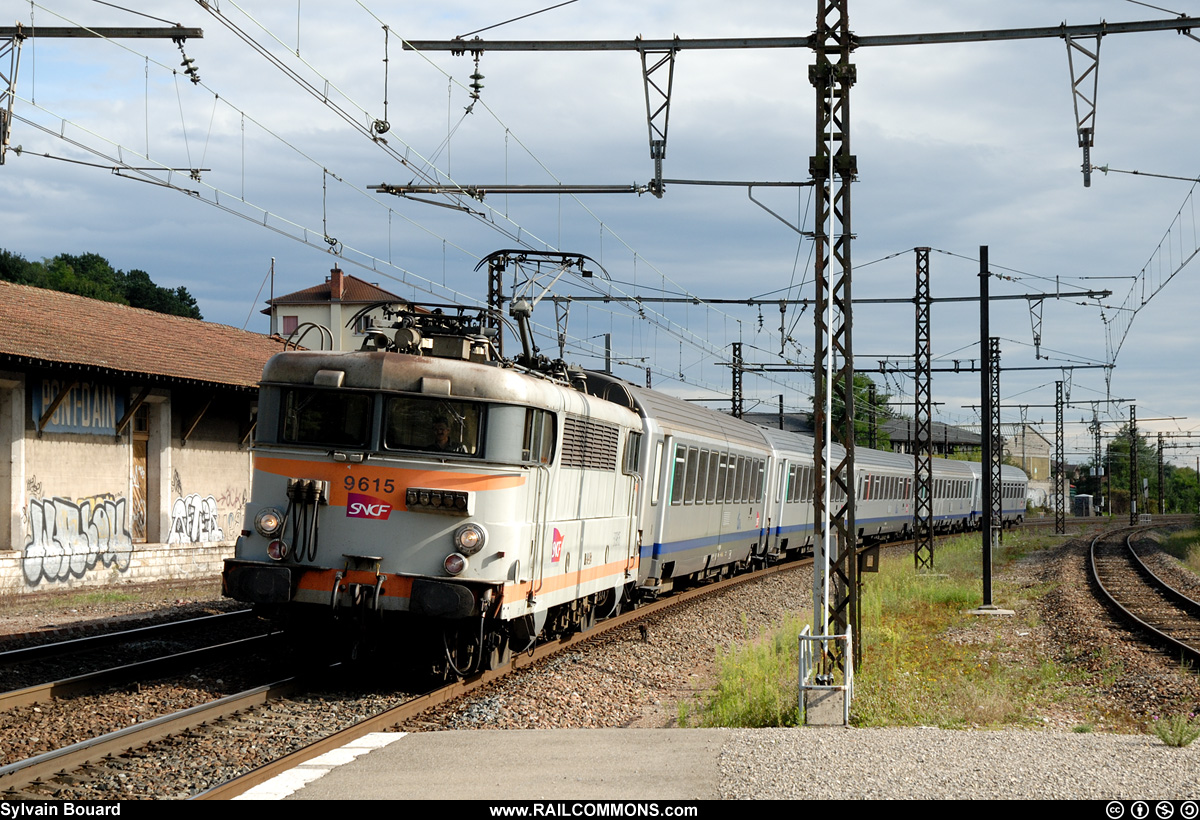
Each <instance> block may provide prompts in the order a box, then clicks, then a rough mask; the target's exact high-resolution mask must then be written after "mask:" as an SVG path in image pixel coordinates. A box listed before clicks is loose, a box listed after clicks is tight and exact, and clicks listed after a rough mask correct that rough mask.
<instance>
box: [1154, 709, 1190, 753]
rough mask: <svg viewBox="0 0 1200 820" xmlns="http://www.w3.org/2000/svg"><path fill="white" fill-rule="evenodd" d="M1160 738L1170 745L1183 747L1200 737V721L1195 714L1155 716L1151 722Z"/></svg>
mask: <svg viewBox="0 0 1200 820" xmlns="http://www.w3.org/2000/svg"><path fill="white" fill-rule="evenodd" d="M1150 728H1151V729H1152V730H1153V731H1154V734H1156V735H1158V739H1159V740H1161V741H1162V742H1163V743H1165V744H1167V745H1168V746H1176V747H1182V746H1187V745H1189V744H1190V743H1191V742H1192V741H1193V740H1195V739H1196V738H1198V737H1200V722H1197V720H1196V716H1195V715H1182V714H1179V715H1171V716H1170V717H1166V718H1161V719H1160V718H1158V717H1156V718H1154V721H1153V722H1152V723H1151V724H1150Z"/></svg>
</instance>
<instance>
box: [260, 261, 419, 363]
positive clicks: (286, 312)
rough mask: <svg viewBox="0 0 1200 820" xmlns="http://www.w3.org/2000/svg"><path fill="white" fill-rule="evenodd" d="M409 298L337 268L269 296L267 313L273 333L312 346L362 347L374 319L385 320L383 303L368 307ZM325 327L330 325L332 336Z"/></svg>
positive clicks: (343, 348) (321, 348)
mask: <svg viewBox="0 0 1200 820" xmlns="http://www.w3.org/2000/svg"><path fill="white" fill-rule="evenodd" d="M407 301H408V300H407V299H404V298H402V297H400V296H397V295H396V294H394V293H390V292H389V291H386V290H384V289H383V288H381V287H379V285H378V284H377V283H374V282H366V281H364V280H362V279H359V278H358V277H357V276H350V275H348V274H346V273H343V272H342V271H341V270H340V269H339V268H334V269H333V270H331V271H330V272H329V276H327V277H326V278H325V281H324V282H323V283H321V284H319V285H314V286H313V287H310V288H305V289H304V290H298V291H295V292H294V293H288V294H284V295H283V296H276V297H274V298H272V299H268V300H267V304H268V305H270V307H268V308H267V309H266V310H264V311H263V313H264V314H265V315H267V316H270V317H271V335H275V334H278V335H280V336H282V337H283V338H285V339H288V338H292V339H293V341H295V342H296V343H298V344H300V345H303V346H304V347H307V348H309V349H311V350H358V348H359V347H360V346H361V345H362V340H363V335H364V333H363V331H364V330H365V329H366V328H368V327H370V326H371V322H372V320H374V321H375V323H376V324H381V325H382V324H384V321H383V309H382V306H380V307H376V308H374V309H372V310H367V309H368V308H370V307H371V306H372V305H382V303H388V302H392V303H395V302H407ZM321 328H326V329H328V330H329V333H330V334H331V335H332V338H329V336H326V335H325V334H324V332H323V331H322V330H321ZM293 337H294V338H293Z"/></svg>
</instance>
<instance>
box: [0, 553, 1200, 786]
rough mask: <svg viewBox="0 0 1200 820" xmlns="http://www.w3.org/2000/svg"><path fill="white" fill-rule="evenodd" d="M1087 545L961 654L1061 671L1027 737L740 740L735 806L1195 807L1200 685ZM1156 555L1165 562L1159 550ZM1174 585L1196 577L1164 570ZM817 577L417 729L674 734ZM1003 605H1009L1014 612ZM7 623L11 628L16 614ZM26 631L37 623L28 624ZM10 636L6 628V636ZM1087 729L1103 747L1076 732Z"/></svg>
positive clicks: (1024, 573) (728, 598) (961, 632)
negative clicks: (1170, 732) (844, 802)
mask: <svg viewBox="0 0 1200 820" xmlns="http://www.w3.org/2000/svg"><path fill="white" fill-rule="evenodd" d="M1085 546H1086V545H1085V544H1084V543H1083V542H1082V541H1078V540H1072V541H1069V542H1066V543H1064V544H1063V545H1061V546H1060V547H1057V548H1055V549H1048V550H1042V551H1039V552H1037V553H1034V554H1032V555H1031V556H1030V557H1029V558H1028V559H1026V560H1025V561H1023V562H1021V563H1019V564H1018V565H1015V566H1010V567H1007V568H1005V569H1004V570H1003V572H1002V573H1001V575H1000V576H999V577H998V588H1003V586H1002V585H1011V588H1013V589H1023V590H1027V591H1028V592H1030V593H1037V596H1036V600H1037V604H1036V605H1035V606H1034V607H1027V608H1026V609H1027V610H1029V609H1033V608H1035V609H1036V611H1018V613H1017V617H1014V618H1003V617H993V618H981V619H979V620H978V621H975V622H973V623H972V624H971V625H969V626H967V627H963V628H961V629H958V630H956V631H955V634H954V635H952V636H950V637H951V639H953V640H958V641H971V642H981V643H990V642H991V641H992V640H993V639H994V638H996V637H1000V638H1002V639H1003V641H1004V645H1005V646H1006V647H1007V648H1006V649H1004V650H1001V651H999V652H998V654H997V656H996V661H997V662H1004V660H1005V654H1006V652H1011V653H1019V654H1024V655H1027V654H1028V653H1029V652H1037V653H1043V654H1047V655H1049V656H1051V657H1054V658H1055V659H1056V660H1058V661H1059V662H1060V663H1062V664H1063V665H1064V667H1065V668H1066V669H1067V670H1068V678H1067V680H1066V681H1064V685H1063V687H1061V688H1060V691H1059V692H1058V693H1057V694H1056V696H1055V697H1053V698H1049V699H1048V700H1047V702H1045V703H1042V704H1038V705H1037V707H1036V708H1035V709H1034V712H1033V714H1030V715H1029V718H1030V719H1029V721H1028V722H1027V724H1026V725H1025V726H1023V727H1022V728H1016V729H1005V730H1002V731H947V730H940V729H931V728H903V729H843V728H832V729H805V730H796V729H780V730H758V731H737V732H733V733H732V738H733V739H732V740H731V741H730V742H729V743H728V744H727V745H726V747H725V748H724V751H723V753H722V757H721V768H722V771H723V773H724V774H723V777H722V795H723V796H725V797H729V798H748V797H756V798H768V797H777V798H791V797H955V798H968V797H986V798H998V797H1086V798H1100V797H1127V798H1135V797H1136V798H1153V797H1172V798H1184V797H1196V796H1198V795H1200V788H1198V786H1200V782H1198V777H1200V774H1198V773H1200V765H1198V764H1200V744H1198V745H1197V746H1196V747H1188V748H1186V749H1172V748H1169V747H1166V746H1165V745H1163V744H1162V743H1161V742H1160V741H1158V739H1157V738H1154V737H1152V736H1149V735H1146V734H1145V733H1144V731H1143V730H1144V727H1145V725H1146V724H1147V722H1148V721H1149V720H1151V719H1152V718H1153V717H1154V716H1155V715H1159V714H1167V713H1174V712H1178V711H1183V710H1193V711H1195V710H1196V707H1197V704H1200V684H1198V682H1197V678H1196V676H1195V675H1194V674H1192V673H1190V672H1186V671H1181V670H1180V669H1179V667H1178V665H1177V664H1175V663H1174V662H1173V661H1172V660H1171V659H1169V658H1166V657H1164V656H1162V655H1161V654H1160V653H1157V652H1154V651H1151V650H1146V649H1143V648H1142V647H1140V646H1139V645H1138V643H1137V641H1136V639H1134V638H1131V637H1130V636H1128V635H1127V634H1125V633H1124V632H1123V630H1121V629H1120V628H1119V627H1117V626H1116V625H1115V624H1114V623H1113V622H1112V620H1111V618H1110V617H1109V616H1108V614H1107V613H1106V612H1105V610H1104V609H1103V607H1102V606H1100V605H1099V604H1098V603H1097V602H1096V601H1095V600H1094V599H1093V597H1092V595H1091V592H1090V590H1089V588H1088V583H1087V580H1086V575H1085V574H1084V573H1085V566H1084V552H1085ZM1145 547H1146V548H1147V550H1148V551H1150V552H1154V551H1155V549H1154V547H1153V543H1152V542H1148V543H1147V544H1146V545H1145ZM1152 560H1154V561H1156V562H1157V563H1158V565H1159V566H1160V567H1161V568H1162V569H1161V572H1162V574H1164V575H1166V574H1169V573H1182V574H1183V575H1182V577H1184V578H1189V577H1190V580H1191V581H1192V583H1196V582H1195V579H1194V576H1190V573H1187V571H1186V570H1184V569H1183V568H1182V567H1181V565H1179V564H1178V562H1175V561H1174V559H1172V558H1170V557H1169V556H1165V555H1156V556H1154V558H1153V559H1152ZM810 585H811V576H810V574H809V572H807V571H804V570H797V571H793V572H787V573H781V574H778V575H775V576H772V577H771V578H768V579H765V580H764V581H762V582H758V583H756V584H753V585H749V586H742V587H739V588H737V589H735V590H731V591H728V592H726V593H724V594H722V595H721V596H720V597H719V598H718V599H717V600H715V601H707V602H704V603H703V604H698V605H691V606H688V607H686V608H684V610H683V611H682V612H680V613H678V614H675V615H671V616H669V617H666V618H660V619H656V620H654V621H653V622H650V623H649V624H648V628H647V630H646V634H645V636H644V637H643V635H642V633H641V632H640V631H639V630H638V629H636V628H633V629H630V630H627V631H625V632H623V633H620V634H615V635H609V636H604V637H601V638H599V639H597V641H596V642H594V643H593V644H591V645H589V646H588V647H587V648H586V649H582V650H579V651H575V652H571V653H569V654H567V655H565V656H559V657H557V658H555V659H553V660H551V661H550V662H548V663H546V664H543V665H540V666H539V667H537V668H536V669H532V670H523V671H521V672H518V673H517V674H515V675H512V676H510V677H509V678H507V679H505V680H503V681H501V682H499V683H498V684H496V685H495V686H492V687H490V688H489V689H488V690H486V691H485V692H484V693H483V694H482V695H480V696H478V697H475V698H473V699H471V700H470V701H465V702H463V703H455V704H448V705H446V706H444V707H441V708H440V709H438V710H437V711H435V712H434V713H431V714H428V715H426V716H425V717H423V718H422V720H421V721H420V723H417V724H414V725H409V726H405V727H403V728H404V729H405V730H407V731H423V730H429V731H436V730H444V729H557V728H598V727H616V728H620V727H627V728H666V727H671V726H676V725H678V717H679V712H680V708H679V704H681V703H684V704H688V703H691V702H692V701H693V700H694V698H695V697H697V696H698V695H700V694H702V693H703V692H704V691H705V690H706V687H707V686H709V685H710V681H711V679H712V674H713V668H714V663H713V658H714V655H715V653H716V651H717V650H718V649H720V648H727V647H729V646H731V645H733V644H736V643H740V642H744V641H746V640H750V639H753V638H756V637H758V636H759V635H760V634H762V633H763V632H765V631H766V630H769V629H771V628H772V627H774V626H775V625H777V624H778V622H779V621H780V619H781V618H782V617H783V616H784V615H785V614H787V613H795V614H800V615H803V616H806V617H807V616H808V614H809V613H810V612H811V602H810V601H811V597H810ZM999 603H1001V604H1003V603H1004V601H1003V600H1000V601H999ZM2 611H3V610H2V608H0V613H2ZM26 617H29V615H28V612H27V613H26ZM6 624H7V621H6V620H5V619H2V618H0V630H2V629H4V628H5V626H6ZM1080 726H1087V727H1090V728H1092V729H1093V730H1094V731H1092V732H1091V733H1088V734H1079V733H1073V732H1072V731H1071V730H1072V729H1073V728H1076V727H1080Z"/></svg>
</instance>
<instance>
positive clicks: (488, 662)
mask: <svg viewBox="0 0 1200 820" xmlns="http://www.w3.org/2000/svg"><path fill="white" fill-rule="evenodd" d="M483 640H484V646H485V647H486V649H485V651H484V655H483V668H484V669H501V668H503V667H505V666H508V665H509V664H510V663H512V658H513V651H512V641H510V640H509V637H508V632H507V631H506V630H505V629H504V628H502V627H497V628H496V629H494V630H492V631H490V632H488V634H487V635H486V636H485V637H484V639H483Z"/></svg>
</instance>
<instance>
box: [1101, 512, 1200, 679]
mask: <svg viewBox="0 0 1200 820" xmlns="http://www.w3.org/2000/svg"><path fill="white" fill-rule="evenodd" d="M1146 529H1147V528H1146V527H1142V528H1125V529H1122V530H1118V531H1115V532H1108V533H1104V534H1101V535H1099V536H1097V537H1096V538H1095V539H1094V540H1093V541H1092V544H1091V549H1090V551H1089V570H1090V572H1091V577H1092V580H1093V582H1094V584H1095V586H1096V589H1097V591H1098V593H1099V594H1100V596H1101V598H1102V600H1104V601H1105V602H1106V603H1108V604H1109V606H1110V607H1111V608H1112V610H1113V611H1114V612H1116V613H1117V614H1118V615H1119V616H1120V617H1121V618H1122V619H1123V620H1125V621H1126V622H1127V623H1128V624H1130V625H1131V626H1133V627H1134V628H1135V629H1138V630H1139V631H1141V632H1143V633H1144V634H1145V635H1146V636H1147V638H1148V639H1149V641H1150V642H1152V643H1153V644H1155V645H1157V646H1159V647H1161V648H1163V649H1164V650H1166V651H1168V652H1169V653H1170V654H1171V655H1172V656H1173V657H1176V658H1181V659H1184V660H1186V661H1187V662H1188V663H1190V664H1193V665H1197V664H1200V603H1198V602H1196V601H1194V600H1192V599H1191V598H1189V597H1187V596H1186V595H1184V594H1183V593H1181V592H1178V591H1177V590H1175V589H1173V588H1172V587H1171V586H1169V585H1168V584H1167V583H1166V582H1164V581H1163V580H1161V579H1160V578H1159V577H1158V576H1157V575H1155V574H1154V573H1153V572H1152V571H1151V570H1150V569H1149V568H1148V567H1147V566H1146V565H1145V564H1144V563H1143V562H1142V560H1141V559H1140V558H1139V557H1138V556H1137V554H1136V552H1135V551H1134V548H1133V538H1134V536H1135V535H1136V534H1138V533H1140V532H1143V531H1145V530H1146Z"/></svg>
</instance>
